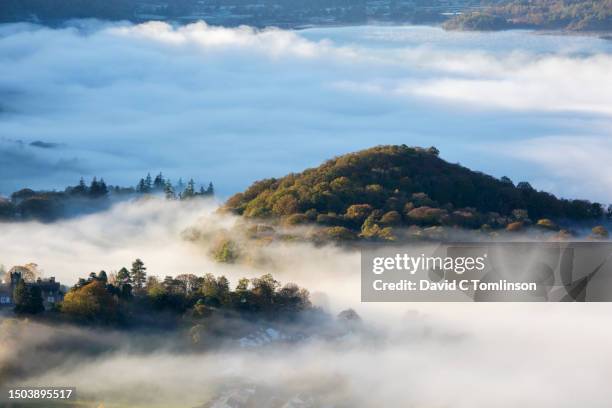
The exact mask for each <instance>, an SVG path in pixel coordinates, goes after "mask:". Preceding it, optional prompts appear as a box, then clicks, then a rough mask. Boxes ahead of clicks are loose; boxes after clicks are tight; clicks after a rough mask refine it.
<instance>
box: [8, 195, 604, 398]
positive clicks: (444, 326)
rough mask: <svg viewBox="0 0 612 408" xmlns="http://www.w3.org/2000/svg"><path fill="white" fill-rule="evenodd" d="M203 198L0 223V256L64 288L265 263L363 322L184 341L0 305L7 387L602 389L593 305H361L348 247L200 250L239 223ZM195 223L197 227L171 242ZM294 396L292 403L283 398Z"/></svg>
mask: <svg viewBox="0 0 612 408" xmlns="http://www.w3.org/2000/svg"><path fill="white" fill-rule="evenodd" d="M216 208H217V204H216V203H214V202H212V201H207V200H194V201H182V202H168V201H165V200H162V199H157V198H150V199H141V200H134V201H129V202H123V203H118V204H115V205H114V206H113V207H112V208H111V209H110V210H108V211H106V212H102V213H97V214H93V215H88V216H83V217H79V218H76V219H71V220H67V221H61V222H56V223H51V224H40V223H35V222H32V223H21V224H18V223H9V224H4V225H3V227H4V232H5V233H4V234H2V235H1V236H0V247H1V248H3V253H2V259H1V260H0V262H1V263H4V264H5V265H6V266H11V265H13V264H15V263H20V264H22V263H26V262H36V263H37V264H39V265H40V267H41V268H42V269H43V271H44V274H45V275H47V276H49V275H54V276H56V277H58V278H59V279H60V280H61V281H62V282H63V283H65V284H67V285H71V284H73V283H74V282H75V281H76V280H77V279H78V278H79V277H83V276H86V275H87V274H88V273H89V272H90V271H97V270H99V269H102V268H104V269H105V270H107V271H112V270H113V269H117V268H119V267H121V266H124V265H129V263H130V262H131V261H132V260H133V259H134V258H136V257H140V258H142V259H143V260H144V261H145V264H146V266H147V268H148V270H147V271H148V273H149V274H153V275H157V276H160V277H163V276H165V275H176V274H178V273H194V274H197V275H202V274H203V273H207V272H210V273H213V274H215V275H220V274H225V275H227V276H228V277H229V278H230V281H231V282H232V283H235V282H236V280H237V278H238V277H242V276H247V277H253V276H259V275H261V274H263V273H267V272H270V273H272V274H273V275H274V276H275V277H276V278H277V279H279V280H280V281H282V282H284V283H285V282H295V283H298V284H299V285H300V286H304V287H306V288H308V289H309V290H310V291H311V293H312V299H313V301H314V302H315V304H317V305H319V306H321V307H323V308H324V310H325V311H326V313H328V314H329V316H330V318H331V319H332V320H333V316H335V315H336V314H337V313H338V312H339V311H341V310H343V309H347V308H353V309H355V310H356V311H357V313H358V314H359V315H360V316H361V317H362V319H363V322H362V324H361V325H360V326H359V327H356V328H353V329H351V330H349V331H348V332H346V333H345V334H342V335H338V336H326V335H321V332H320V330H319V329H317V328H316V327H314V326H313V327H312V333H311V334H310V335H309V336H307V337H306V338H305V339H303V340H301V341H299V342H293V343H290V344H285V343H283V342H271V343H269V344H263V345H261V346H257V347H256V348H255V349H253V348H251V347H244V346H242V345H241V344H240V343H239V342H233V343H227V344H224V345H222V346H220V347H214V348H205V349H203V350H198V349H192V348H189V347H185V346H184V345H185V344H186V343H185V338H181V337H180V335H179V334H176V333H166V334H164V333H156V334H151V333H148V334H147V333H140V332H139V331H130V332H122V331H113V330H110V331H109V330H106V329H97V328H95V327H94V328H83V327H81V328H78V327H74V326H63V325H56V324H53V323H48V324H47V323H45V324H39V323H27V322H24V323H21V326H19V324H15V323H14V322H13V323H11V320H7V319H6V318H3V319H2V320H3V321H2V328H3V329H2V333H3V336H0V340H1V341H2V342H1V343H0V351H1V353H0V362H1V363H2V365H3V366H5V367H6V366H8V364H9V363H11V364H15V361H16V359H17V361H19V364H18V366H19V365H20V364H21V365H25V367H26V368H28V365H29V368H28V369H24V370H25V371H24V372H26V373H27V375H25V377H24V376H21V377H19V378H20V380H19V384H20V385H25V384H29V385H45V386H52V385H55V386H66V385H67V384H68V385H71V386H76V387H77V390H78V393H79V395H80V396H82V397H86V398H88V399H89V400H91V401H97V402H113V403H116V404H118V405H119V406H130V407H137V406H165V407H167V406H177V407H179V406H180V407H183V406H190V407H194V406H198V407H200V406H201V407H208V406H215V405H206V404H214V403H217V404H221V403H222V402H223V401H225V402H227V399H233V400H234V401H236V400H240V398H246V399H245V401H251V404H253V402H252V401H254V400H255V401H260V402H259V403H260V404H263V403H262V402H261V401H268V402H269V401H271V400H274V399H276V401H279V400H280V401H285V402H287V403H288V404H289V405H288V406H313V407H314V406H335V407H349V406H350V407H375V406H415V407H429V406H449V405H452V406H455V407H473V406H487V405H491V404H493V405H495V406H499V407H514V406H517V405H518V406H540V407H548V406H550V407H553V406H554V407H564V406H567V407H570V406H575V405H576V404H578V403H580V404H585V405H588V406H590V407H598V406H601V407H604V406H606V405H607V404H608V402H609V396H608V393H607V391H606V390H607V378H609V377H608V376H609V374H610V367H611V366H612V356H611V355H610V353H608V352H607V351H606V345H607V344H609V342H610V341H611V340H612V329H611V328H610V325H609V324H607V323H606V322H608V321H609V316H610V312H611V310H610V307H609V305H607V304H597V303H587V304H579V303H570V304H563V303H550V304H549V303H546V304H530V303H526V304H517V303H508V304H491V303H482V304H476V303H451V304H439V303H438V304H437V303H410V304H407V303H361V302H360V289H359V287H360V286H359V285H360V275H359V273H360V272H359V271H360V268H359V262H360V257H359V252H358V251H356V250H351V249H347V248H344V249H343V248H340V247H336V246H322V247H316V246H313V245H311V244H307V243H277V244H272V245H269V246H267V247H265V248H262V249H261V250H262V251H263V253H264V255H265V256H264V257H263V258H262V259H264V261H261V262H250V263H249V262H247V263H238V264H229V265H225V264H219V263H215V262H213V261H212V260H211V258H210V256H209V249H210V246H211V245H212V235H207V231H208V232H213V231H218V230H225V231H231V230H232V227H233V226H234V225H236V222H238V220H237V219H236V218H234V217H231V216H227V215H220V214H218V213H217V212H216V211H215V210H216ZM194 226H195V227H196V228H198V229H200V230H202V231H203V232H204V233H203V234H202V235H201V236H200V239H198V240H197V241H190V240H186V239H185V231H186V230H187V231H188V230H189V228H190V227H194ZM245 324H246V323H245ZM331 324H334V323H331ZM338 324H339V323H338ZM264 328H265V327H264ZM254 330H255V329H254ZM281 330H282V329H281ZM67 344H68V346H67ZM71 345H72V346H71ZM22 368H23V367H22ZM135 390H138V391H137V392H136V391H135ZM249 395H250V397H248V396H249ZM247 397H248V398H247ZM249 398H251V399H249ZM298 400H299V401H302V403H303V404H304V405H291V404H297V402H296V401H298ZM244 406H268V405H257V404H255V405H244ZM269 406H272V405H269Z"/></svg>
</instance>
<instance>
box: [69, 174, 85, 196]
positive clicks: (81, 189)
mask: <svg viewBox="0 0 612 408" xmlns="http://www.w3.org/2000/svg"><path fill="white" fill-rule="evenodd" d="M72 193H73V194H81V195H85V194H87V185H86V184H85V180H84V179H83V177H81V179H80V180H79V184H78V185H77V186H76V187H74V188H73V189H72Z"/></svg>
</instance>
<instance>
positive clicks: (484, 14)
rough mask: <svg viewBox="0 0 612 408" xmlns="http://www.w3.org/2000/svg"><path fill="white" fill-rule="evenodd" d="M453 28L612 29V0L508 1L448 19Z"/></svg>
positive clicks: (599, 30)
mask: <svg viewBox="0 0 612 408" xmlns="http://www.w3.org/2000/svg"><path fill="white" fill-rule="evenodd" d="M444 27H445V28H447V29H450V30H479V31H487V30H505V29H510V28H534V29H544V30H570V31H598V32H608V31H611V30H612V0H507V1H502V2H499V1H492V2H491V1H490V5H489V7H485V8H484V9H482V10H479V11H474V12H469V13H465V14H460V15H457V16H455V17H454V18H452V19H450V20H448V21H447V22H446V23H445V24H444Z"/></svg>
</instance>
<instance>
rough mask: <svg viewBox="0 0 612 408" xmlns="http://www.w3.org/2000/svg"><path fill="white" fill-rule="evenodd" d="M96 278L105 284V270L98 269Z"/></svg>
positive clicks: (106, 280)
mask: <svg viewBox="0 0 612 408" xmlns="http://www.w3.org/2000/svg"><path fill="white" fill-rule="evenodd" d="M98 280H99V281H101V282H104V283H105V284H106V283H107V282H108V276H107V275H106V271H100V272H99V273H98Z"/></svg>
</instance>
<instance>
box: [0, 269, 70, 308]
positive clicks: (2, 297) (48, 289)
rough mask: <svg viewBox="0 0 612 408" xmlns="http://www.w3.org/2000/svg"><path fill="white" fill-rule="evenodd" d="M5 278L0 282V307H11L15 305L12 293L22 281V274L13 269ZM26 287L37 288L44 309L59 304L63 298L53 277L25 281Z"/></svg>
mask: <svg viewBox="0 0 612 408" xmlns="http://www.w3.org/2000/svg"><path fill="white" fill-rule="evenodd" d="M7 276H8V278H7V279H5V281H2V282H0V307H13V306H14V305H15V304H14V302H13V291H14V290H15V286H17V283H18V282H19V281H20V280H21V279H22V272H21V271H19V270H18V269H17V268H13V269H11V270H10V271H9V272H8V273H7ZM26 285H27V286H37V287H38V288H39V289H40V292H41V295H42V299H43V305H44V306H45V309H48V308H50V307H51V306H53V305H54V304H56V303H58V302H61V301H62V299H63V298H64V292H63V291H62V288H61V285H60V283H59V282H57V281H56V280H55V277H53V276H52V277H50V278H48V279H41V278H37V279H36V280H35V281H33V282H28V281H26Z"/></svg>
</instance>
